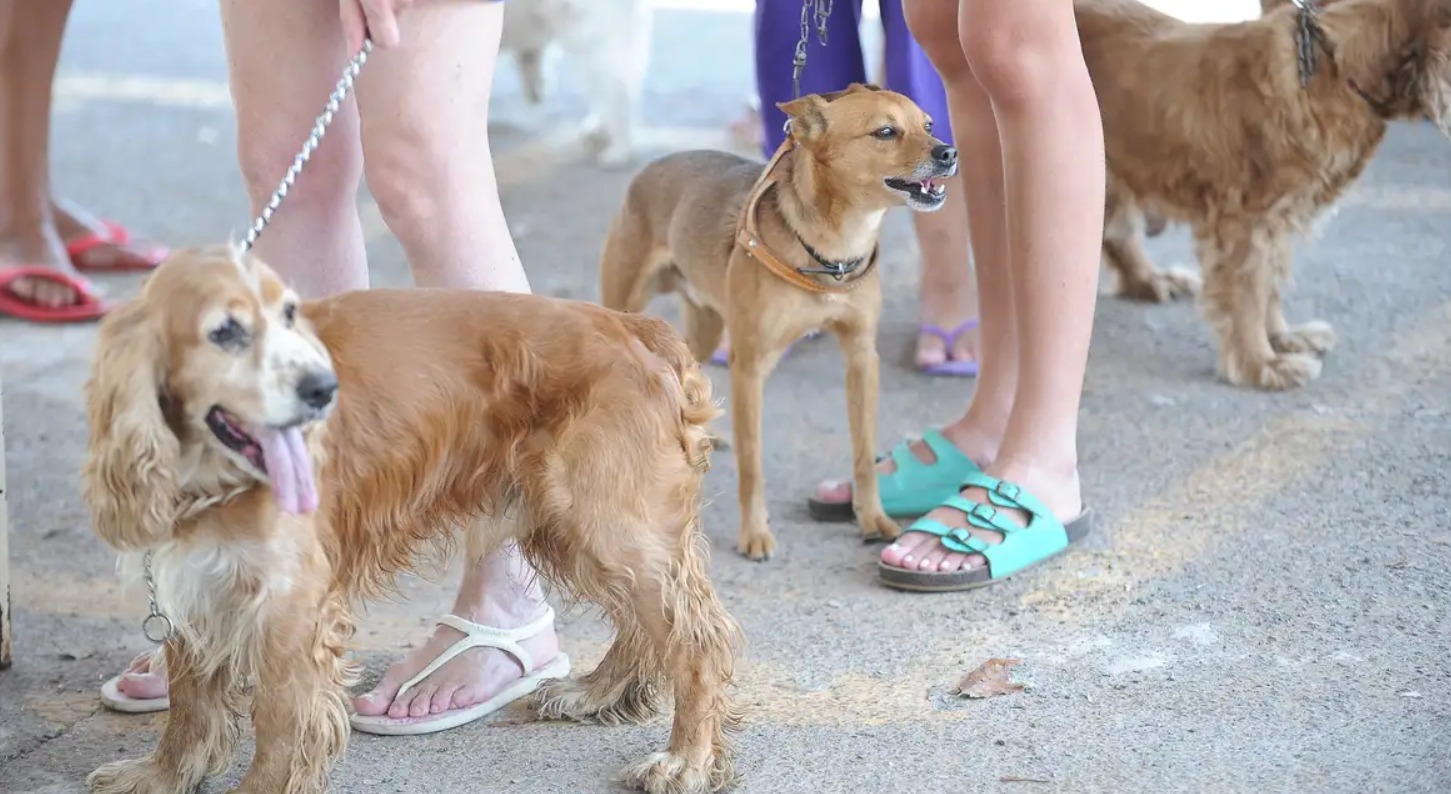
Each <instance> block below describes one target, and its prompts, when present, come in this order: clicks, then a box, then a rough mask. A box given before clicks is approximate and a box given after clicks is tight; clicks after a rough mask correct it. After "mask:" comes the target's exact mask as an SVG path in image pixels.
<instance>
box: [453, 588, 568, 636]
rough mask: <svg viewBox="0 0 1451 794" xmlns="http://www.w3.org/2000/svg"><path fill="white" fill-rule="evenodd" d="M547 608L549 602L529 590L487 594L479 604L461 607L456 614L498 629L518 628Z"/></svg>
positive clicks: (531, 620) (537, 617)
mask: <svg viewBox="0 0 1451 794" xmlns="http://www.w3.org/2000/svg"><path fill="white" fill-rule="evenodd" d="M534 589H535V588H531V590H534ZM546 609H548V604H546V603H545V602H544V599H543V597H542V596H540V595H539V594H537V593H536V592H528V593H510V594H507V595H499V596H485V597H484V599H483V600H482V601H481V602H480V603H479V604H477V605H475V606H472V607H469V608H460V609H458V611H457V612H456V613H455V614H457V615H458V616H459V617H461V618H463V619H464V620H469V621H472V622H474V623H478V624H481V625H484V626H490V627H492V628H496V629H517V628H519V627H521V626H527V625H529V624H530V623H533V622H534V621H536V620H538V619H539V617H540V616H541V615H543V614H544V612H545V610H546Z"/></svg>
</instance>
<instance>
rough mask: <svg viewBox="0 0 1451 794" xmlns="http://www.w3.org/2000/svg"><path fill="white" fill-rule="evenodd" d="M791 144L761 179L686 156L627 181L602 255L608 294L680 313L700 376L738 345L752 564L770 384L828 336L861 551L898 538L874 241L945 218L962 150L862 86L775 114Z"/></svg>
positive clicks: (767, 537) (734, 399) (765, 528)
mask: <svg viewBox="0 0 1451 794" xmlns="http://www.w3.org/2000/svg"><path fill="white" fill-rule="evenodd" d="M779 107H780V108H781V110H782V111H784V112H785V113H786V114H787V116H789V117H790V130H789V134H788V135H787V138H786V141H785V142H784V143H783V144H782V145H781V148H780V149H778V150H777V151H776V153H775V155H774V156H772V158H771V159H770V161H769V162H767V163H766V165H765V167H764V168H762V166H761V165H760V164H759V163H756V162H753V161H751V160H747V159H745V158H743V157H738V156H736V155H733V154H727V153H725V152H717V151H704V150H697V151H687V152H678V153H675V154H671V155H667V156H665V157H662V158H660V159H658V160H655V161H654V162H652V163H650V164H649V165H647V166H646V167H645V168H644V169H642V170H641V171H640V173H639V174H637V175H636V176H635V178H634V179H633V180H632V181H631V183H630V185H629V188H628V189H627V191H626V194H625V200H624V204H623V206H622V207H621V209H620V212H619V214H618V215H617V216H616V218H615V220H614V222H613V224H612V226H611V228H610V231H609V235H608V237H607V238H606V240H605V246H604V254H603V256H602V259H601V263H600V269H601V295H602V300H603V303H604V304H605V305H606V306H608V307H610V308H613V309H621V310H626V311H635V312H639V311H644V310H645V308H646V307H647V305H648V304H649V302H650V300H651V299H652V298H653V297H654V296H656V295H658V294H661V293H665V292H676V293H679V294H680V295H681V298H682V310H683V313H684V320H685V336H686V341H687V343H688V344H689V345H690V349H691V351H692V352H693V353H694V355H695V356H696V358H697V359H699V360H701V361H704V360H706V359H707V358H709V357H710V355H711V354H712V353H713V352H714V351H715V349H716V347H717V346H718V345H719V344H720V342H721V339H722V334H723V333H724V332H726V331H729V334H730V346H731V350H730V359H729V360H730V371H731V385H732V388H731V408H732V423H733V426H734V429H735V450H736V455H737V461H738V463H739V467H740V471H739V474H740V486H739V487H740V506H741V539H740V547H739V548H740V551H741V552H742V553H743V554H745V555H746V556H747V557H749V558H751V559H753V560H764V559H766V558H768V557H769V556H770V555H771V552H772V551H773V550H774V548H775V539H774V538H773V537H772V535H771V530H770V527H769V522H768V518H767V511H766V498H765V489H764V476H763V473H762V471H761V447H760V439H761V404H762V399H763V394H764V389H765V382H766V378H767V376H769V375H770V373H771V371H772V370H773V369H774V368H775V366H776V363H777V362H778V361H780V359H781V356H782V355H783V354H784V352H785V351H786V349H787V347H789V346H790V345H791V343H792V342H794V341H796V340H797V339H800V338H801V337H802V336H803V335H804V334H806V333H808V332H810V331H813V330H817V329H821V330H826V331H830V332H831V333H832V334H834V335H835V336H836V337H837V339H838V341H839V343H840V344H841V348H842V351H843V353H844V355H845V357H846V369H847V378H846V387H847V402H848V416H849V419H850V424H851V437H852V458H853V466H852V475H853V484H854V486H855V487H854V490H853V496H852V498H853V502H854V505H853V506H854V508H855V510H856V515H857V520H858V522H859V523H860V525H861V530H862V534H863V536H865V537H867V538H888V539H890V538H895V537H896V536H897V535H898V534H900V530H899V528H898V527H897V524H896V522H894V521H892V519H890V518H888V517H887V514H886V512H885V511H883V509H882V505H881V498H880V496H879V495H878V491H877V478H876V472H875V468H874V464H875V456H874V450H875V448H876V412H877V390H878V383H877V378H878V374H877V368H878V360H877V350H876V335H877V324H878V321H879V319H880V315H881V286H880V278H879V276H878V272H877V268H876V264H877V256H878V252H877V241H878V239H879V237H880V235H881V227H882V220H883V218H884V216H885V215H886V212H887V210H888V209H890V208H892V207H895V206H900V205H902V204H906V205H907V206H908V207H910V208H912V209H914V210H917V211H919V212H930V211H933V210H936V209H938V208H940V207H941V206H942V202H943V200H944V198H945V196H946V192H945V190H944V186H943V184H942V182H941V181H940V180H942V179H945V178H947V177H950V176H952V175H954V174H956V173H957V150H956V149H954V148H953V147H951V146H948V145H946V144H944V143H943V142H942V141H941V140H938V139H937V138H936V137H934V136H933V135H932V120H931V119H929V118H928V117H927V115H926V114H925V113H924V112H923V111H922V109H921V108H919V107H918V106H917V105H916V104H915V103H913V102H912V101H911V100H910V99H908V98H907V97H905V96H903V95H901V94H898V93H894V92H891V91H884V90H882V89H879V88H877V87H875V86H870V85H863V84H853V85H852V86H850V87H849V88H847V89H845V90H843V91H839V92H835V93H831V94H811V95H807V96H804V97H801V98H800V99H796V100H793V101H791V102H787V103H783V104H781V105H780V106H779Z"/></svg>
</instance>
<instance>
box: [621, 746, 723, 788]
mask: <svg viewBox="0 0 1451 794" xmlns="http://www.w3.org/2000/svg"><path fill="white" fill-rule="evenodd" d="M621 778H622V779H623V781H624V783H625V785H627V786H629V787H630V788H632V789H635V790H636V791H644V792H646V794H709V792H712V791H719V790H720V789H722V788H724V787H725V783H723V782H722V783H719V784H717V782H716V781H713V780H712V779H711V778H712V775H711V774H710V771H709V768H701V767H695V766H692V765H691V764H690V762H689V761H687V760H686V759H685V757H684V756H682V755H679V754H677V753H668V752H661V753H651V754H650V755H648V756H646V757H645V758H644V759H643V760H641V761H639V762H638V763H634V764H631V765H630V766H627V767H625V769H624V771H623V772H622V773H621Z"/></svg>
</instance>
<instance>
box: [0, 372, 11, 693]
mask: <svg viewBox="0 0 1451 794" xmlns="http://www.w3.org/2000/svg"><path fill="white" fill-rule="evenodd" d="M9 540H10V511H9V508H7V507H6V498H4V380H3V379H0V671H3V669H6V668H9V666H10V546H9Z"/></svg>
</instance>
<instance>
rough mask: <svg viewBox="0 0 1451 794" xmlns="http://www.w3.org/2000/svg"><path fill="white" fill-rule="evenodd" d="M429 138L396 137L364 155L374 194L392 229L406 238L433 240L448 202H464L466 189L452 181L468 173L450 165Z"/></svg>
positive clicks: (374, 146) (387, 139)
mask: <svg viewBox="0 0 1451 794" xmlns="http://www.w3.org/2000/svg"><path fill="white" fill-rule="evenodd" d="M440 148H441V147H439V146H437V145H433V144H432V143H431V142H430V141H429V140H428V139H427V138H426V137H425V136H424V135H421V134H417V135H415V134H409V133H407V132H403V133H401V134H393V135H390V136H388V137H387V138H386V139H384V140H382V141H378V140H376V139H375V140H374V141H373V142H372V144H371V145H369V146H368V148H367V153H366V155H365V156H364V163H365V166H364V168H365V170H366V178H367V180H368V191H369V192H370V193H371V194H372V195H373V200H374V201H376V202H377V203H378V211H379V212H380V213H381V214H382V216H383V220H384V221H386V222H387V224H388V227H389V228H390V229H393V230H394V233H395V234H399V235H400V236H402V235H406V234H409V233H412V232H416V233H417V234H420V235H427V236H432V235H433V234H434V231H432V230H435V229H437V227H438V225H439V224H440V223H442V222H443V219H442V213H443V210H444V209H446V207H445V202H447V201H450V200H455V201H456V200H458V197H459V190H460V188H462V187H463V186H454V185H452V184H451V182H452V181H453V180H455V179H457V178H458V175H459V172H461V171H465V170H467V169H465V168H464V167H463V165H462V164H461V163H450V162H449V161H448V158H447V157H446V156H445V153H444V152H442V151H440Z"/></svg>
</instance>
